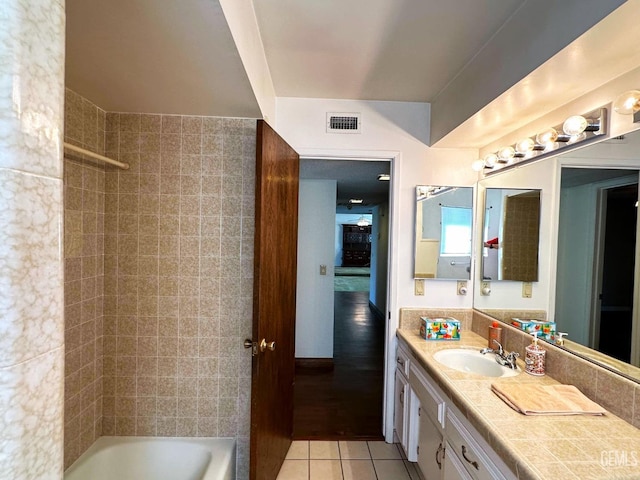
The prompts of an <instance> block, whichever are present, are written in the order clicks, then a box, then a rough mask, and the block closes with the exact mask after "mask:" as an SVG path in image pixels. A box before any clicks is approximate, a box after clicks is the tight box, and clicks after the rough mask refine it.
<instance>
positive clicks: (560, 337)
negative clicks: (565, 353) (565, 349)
mask: <svg viewBox="0 0 640 480" xmlns="http://www.w3.org/2000/svg"><path fill="white" fill-rule="evenodd" d="M566 335H567V334H566V333H564V332H556V345H558V346H559V347H562V346H564V337H565V336H566Z"/></svg>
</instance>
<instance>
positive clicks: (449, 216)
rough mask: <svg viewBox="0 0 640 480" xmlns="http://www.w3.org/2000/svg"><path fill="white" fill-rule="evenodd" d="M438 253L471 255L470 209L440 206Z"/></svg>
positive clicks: (444, 254) (456, 255) (452, 255)
mask: <svg viewBox="0 0 640 480" xmlns="http://www.w3.org/2000/svg"><path fill="white" fill-rule="evenodd" d="M440 215H441V224H442V228H441V237H440V255H442V256H451V257H462V256H465V255H471V225H472V222H471V209H470V208H465V207H446V206H441V207H440Z"/></svg>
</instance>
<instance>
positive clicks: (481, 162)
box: [471, 159, 484, 172]
mask: <svg viewBox="0 0 640 480" xmlns="http://www.w3.org/2000/svg"><path fill="white" fill-rule="evenodd" d="M471 168H472V169H473V170H474V171H476V172H479V171H480V170H482V169H483V168H484V160H482V159H479V160H476V161H475V162H473V163H472V164H471Z"/></svg>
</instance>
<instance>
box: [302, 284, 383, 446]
mask: <svg viewBox="0 0 640 480" xmlns="http://www.w3.org/2000/svg"><path fill="white" fill-rule="evenodd" d="M384 330H385V329H384V321H383V320H381V319H378V318H376V317H375V315H374V314H373V312H372V311H371V310H370V308H369V292H335V330H334V369H333V370H332V371H326V370H322V371H320V370H313V369H302V368H298V369H296V377H295V389H294V396H295V398H294V419H293V438H294V439H295V440H318V439H320V440H381V439H382V396H383V379H384V376H383V366H384V365H383V364H384Z"/></svg>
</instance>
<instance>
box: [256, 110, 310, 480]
mask: <svg viewBox="0 0 640 480" xmlns="http://www.w3.org/2000/svg"><path fill="white" fill-rule="evenodd" d="M298 183H299V157H298V154H297V153H296V152H295V150H293V149H292V148H291V147H290V146H289V145H288V144H287V143H286V142H285V141H284V140H283V139H282V138H281V137H280V136H279V135H278V134H277V133H276V132H275V131H274V130H273V129H272V128H271V127H270V126H269V125H268V124H267V123H266V122H264V121H262V120H259V121H258V131H257V150H256V220H255V251H254V256H255V260H254V293H253V341H254V342H257V344H258V346H257V349H254V352H255V355H254V357H253V362H252V380H251V453H250V478H251V480H275V478H276V477H277V476H278V472H279V470H280V467H281V466H282V462H283V461H284V458H285V456H286V454H287V451H288V450H289V446H290V445H291V436H292V433H293V379H294V365H295V316H296V268H297V239H298ZM263 340H264V341H265V342H266V345H264V346H265V347H266V348H264V349H263V348H261V347H260V343H261V342H262V341H263ZM272 342H275V343H272ZM269 347H274V348H273V350H272V349H271V348H269Z"/></svg>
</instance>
